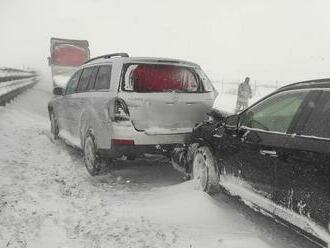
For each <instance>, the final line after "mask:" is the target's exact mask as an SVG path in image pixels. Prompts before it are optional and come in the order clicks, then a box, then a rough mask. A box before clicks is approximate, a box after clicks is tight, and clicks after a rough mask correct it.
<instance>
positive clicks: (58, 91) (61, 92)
mask: <svg viewBox="0 0 330 248" xmlns="http://www.w3.org/2000/svg"><path fill="white" fill-rule="evenodd" d="M53 94H54V95H55V96H63V95H64V89H63V88H61V87H56V88H54V89H53Z"/></svg>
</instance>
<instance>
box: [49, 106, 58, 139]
mask: <svg viewBox="0 0 330 248" xmlns="http://www.w3.org/2000/svg"><path fill="white" fill-rule="evenodd" d="M50 132H51V137H52V139H53V140H57V139H58V138H59V137H58V133H59V128H58V122H57V120H56V117H55V114H54V112H51V113H50Z"/></svg>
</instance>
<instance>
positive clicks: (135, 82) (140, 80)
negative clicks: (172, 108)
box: [123, 64, 200, 92]
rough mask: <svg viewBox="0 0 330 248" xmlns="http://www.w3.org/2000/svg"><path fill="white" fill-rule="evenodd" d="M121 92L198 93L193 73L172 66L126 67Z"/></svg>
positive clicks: (141, 65) (197, 83) (136, 65)
mask: <svg viewBox="0 0 330 248" xmlns="http://www.w3.org/2000/svg"><path fill="white" fill-rule="evenodd" d="M123 90H126V91H135V92H168V91H177V92H198V91H200V85H199V82H198V80H197V78H196V76H195V74H194V72H193V71H192V70H191V69H189V68H186V67H182V66H174V65H159V64H157V65H155V64H131V65H129V66H128V67H127V69H126V72H125V75H124V80H123Z"/></svg>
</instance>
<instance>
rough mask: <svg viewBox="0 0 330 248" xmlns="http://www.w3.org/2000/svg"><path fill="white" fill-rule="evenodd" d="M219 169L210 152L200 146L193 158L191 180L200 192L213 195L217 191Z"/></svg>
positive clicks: (208, 149) (206, 147) (205, 147)
mask: <svg viewBox="0 0 330 248" xmlns="http://www.w3.org/2000/svg"><path fill="white" fill-rule="evenodd" d="M219 179H220V177H219V169H218V166H217V164H216V160H215V157H214V155H213V153H212V150H211V148H210V147H208V146H200V147H198V149H197V151H196V152H195V154H194V157H193V164H192V180H194V181H195V184H196V185H197V187H198V188H199V189H201V190H202V191H204V192H206V193H209V194H213V193H216V192H218V191H219Z"/></svg>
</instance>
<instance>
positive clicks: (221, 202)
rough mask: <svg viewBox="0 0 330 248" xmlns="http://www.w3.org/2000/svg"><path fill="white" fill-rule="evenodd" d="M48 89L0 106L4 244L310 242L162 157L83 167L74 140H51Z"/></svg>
mask: <svg viewBox="0 0 330 248" xmlns="http://www.w3.org/2000/svg"><path fill="white" fill-rule="evenodd" d="M51 97H52V96H51V94H50V93H49V92H47V91H46V90H43V89H41V88H38V86H36V87H35V88H33V89H30V90H28V91H27V92H25V93H24V94H22V95H20V96H19V97H17V98H16V99H15V100H14V101H13V102H12V103H10V104H8V105H7V106H6V107H1V108H0V247H33V248H34V247H40V248H44V247H61V248H65V247H67V248H75V247H79V248H80V247H86V248H87V247H88V248H90V247H95V248H101V247H111V248H116V247H123V248H124V247H125V248H126V247H134V248H135V247H137V248H138V247H157V248H158V247H161V248H163V247H166V248H167V247H180V248H182V247H186V248H195V247H200V248H208V247H210V248H213V247H218V248H249V247H253V248H270V247H272V248H275V247H278V248H282V247H293V248H295V247H299V248H303V247H314V246H313V245H312V244H311V243H310V242H308V240H306V239H304V238H303V237H301V236H300V235H297V234H296V233H294V232H293V231H291V230H289V229H288V228H286V227H283V226H282V225H279V224H277V223H275V222H274V221H272V220H271V219H270V218H266V217H264V216H262V215H261V214H259V213H255V212H254V211H253V210H251V209H249V208H248V207H246V206H244V205H243V204H242V203H240V202H239V201H237V200H234V199H232V198H231V197H229V196H227V195H224V194H222V193H219V194H218V195H216V196H213V197H211V196H208V195H207V194H205V193H203V192H200V191H199V190H197V189H195V188H194V185H193V184H192V183H191V182H184V181H183V180H182V177H181V175H180V174H179V173H177V172H175V171H174V170H173V169H172V168H171V167H170V166H169V163H168V162H167V161H166V160H161V159H155V158H149V159H147V160H137V161H119V162H118V163H117V164H116V166H115V167H114V168H113V169H111V170H109V171H108V172H107V173H106V174H105V175H102V176H97V177H91V176H89V175H88V174H87V172H86V169H85V167H84V164H83V160H82V156H81V153H80V152H79V151H78V150H75V149H73V148H71V147H69V146H67V145H66V144H64V143H63V142H62V141H57V142H55V143H53V142H51V140H50V132H49V120H48V114H47V102H48V100H49V99H50V98H51ZM220 97H221V95H220ZM223 97H224V96H223ZM227 97H228V96H227Z"/></svg>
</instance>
